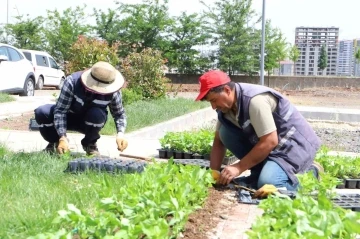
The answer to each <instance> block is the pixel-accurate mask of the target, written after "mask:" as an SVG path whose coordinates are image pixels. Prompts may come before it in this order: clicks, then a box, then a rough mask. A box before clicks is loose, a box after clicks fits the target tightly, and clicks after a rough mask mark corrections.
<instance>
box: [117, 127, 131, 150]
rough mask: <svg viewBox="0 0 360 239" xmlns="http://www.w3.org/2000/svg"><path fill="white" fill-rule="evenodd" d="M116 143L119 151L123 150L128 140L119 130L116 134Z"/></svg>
mask: <svg viewBox="0 0 360 239" xmlns="http://www.w3.org/2000/svg"><path fill="white" fill-rule="evenodd" d="M116 144H117V146H118V150H119V151H121V152H122V151H124V150H125V149H126V148H127V146H128V141H127V140H126V139H125V138H124V134H123V133H121V132H119V133H118V135H117V136H116Z"/></svg>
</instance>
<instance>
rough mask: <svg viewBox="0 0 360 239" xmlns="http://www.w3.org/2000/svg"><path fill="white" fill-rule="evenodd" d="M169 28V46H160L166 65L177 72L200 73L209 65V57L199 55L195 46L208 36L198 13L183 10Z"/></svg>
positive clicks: (205, 40)
mask: <svg viewBox="0 0 360 239" xmlns="http://www.w3.org/2000/svg"><path fill="white" fill-rule="evenodd" d="M175 21H176V24H174V25H173V26H172V27H171V29H170V33H171V36H170V41H168V43H169V47H168V48H165V47H162V48H163V50H164V51H165V54H164V56H165V57H166V58H167V60H168V66H169V67H171V68H177V70H178V72H179V73H185V74H192V73H194V74H195V73H200V72H202V71H203V70H204V69H206V68H208V66H209V63H210V62H209V58H207V57H204V56H201V55H200V52H199V51H198V50H196V49H195V48H194V47H195V46H200V45H205V44H206V43H207V41H208V39H209V38H210V35H209V34H208V33H207V32H206V30H205V26H204V24H203V22H202V20H201V17H200V16H199V15H198V14H190V15H187V14H186V13H185V12H183V13H182V14H181V15H180V16H179V17H177V18H176V19H175Z"/></svg>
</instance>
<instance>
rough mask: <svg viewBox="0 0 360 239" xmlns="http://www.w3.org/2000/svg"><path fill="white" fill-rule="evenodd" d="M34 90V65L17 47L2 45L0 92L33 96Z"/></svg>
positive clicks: (0, 44) (0, 50)
mask: <svg viewBox="0 0 360 239" xmlns="http://www.w3.org/2000/svg"><path fill="white" fill-rule="evenodd" d="M34 89H35V73H34V68H33V66H32V64H31V63H30V62H29V61H28V60H27V59H26V58H25V56H24V54H23V53H22V52H21V51H20V50H19V49H17V48H16V47H13V46H11V45H7V44H3V43H0V92H6V93H19V94H20V95H21V96H33V95H34Z"/></svg>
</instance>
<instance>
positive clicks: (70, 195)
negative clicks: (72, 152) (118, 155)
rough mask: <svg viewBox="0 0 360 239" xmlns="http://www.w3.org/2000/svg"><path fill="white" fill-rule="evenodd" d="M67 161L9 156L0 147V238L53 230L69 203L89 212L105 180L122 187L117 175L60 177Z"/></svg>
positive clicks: (39, 155)
mask: <svg viewBox="0 0 360 239" xmlns="http://www.w3.org/2000/svg"><path fill="white" fill-rule="evenodd" d="M67 161H68V160H66V159H61V158H59V157H57V156H49V155H48V154H45V153H39V152H38V153H11V152H8V151H7V150H6V149H5V148H4V147H3V146H0V195H1V197H0V208H1V216H0V238H26V236H30V235H36V234H38V233H40V232H44V231H49V230H51V229H52V228H53V224H52V220H53V219H54V218H55V216H57V211H58V210H61V209H65V208H66V205H67V204H68V203H73V204H75V205H76V206H77V207H78V208H84V209H87V210H88V211H91V209H92V208H94V206H95V204H96V203H97V202H98V201H99V198H100V197H101V193H100V192H101V190H102V188H103V182H104V178H105V177H106V178H107V179H108V180H109V181H110V182H111V183H113V184H116V185H122V183H123V180H124V179H123V178H122V177H120V176H119V175H113V176H110V175H108V174H95V173H86V174H81V175H72V174H67V173H63V171H64V169H65V168H66V166H67Z"/></svg>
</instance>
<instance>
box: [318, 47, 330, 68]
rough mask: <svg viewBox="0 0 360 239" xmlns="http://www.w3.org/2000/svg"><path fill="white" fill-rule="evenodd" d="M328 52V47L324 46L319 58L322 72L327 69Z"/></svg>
mask: <svg viewBox="0 0 360 239" xmlns="http://www.w3.org/2000/svg"><path fill="white" fill-rule="evenodd" d="M327 58H328V56H327V52H326V46H325V45H322V46H321V49H320V56H319V60H318V67H319V69H320V70H321V71H323V70H325V68H326V67H327ZM325 74H326V73H325V72H323V75H325Z"/></svg>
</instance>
